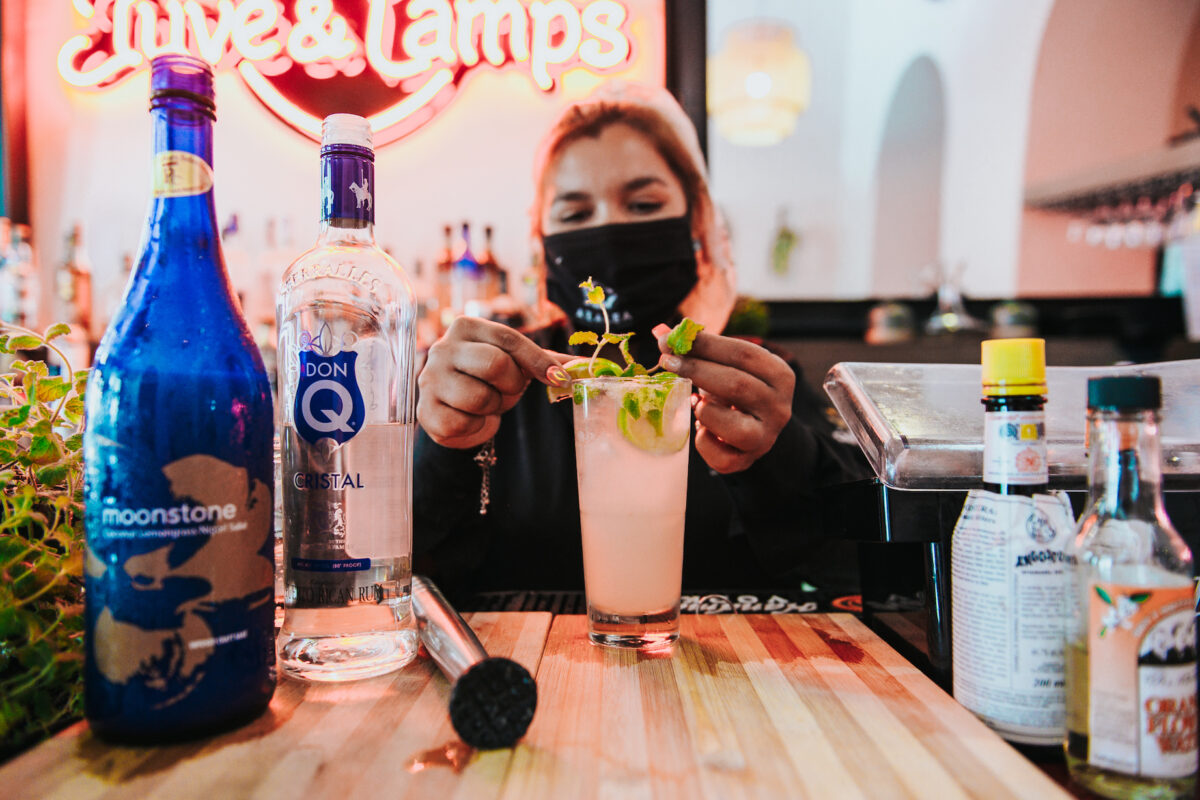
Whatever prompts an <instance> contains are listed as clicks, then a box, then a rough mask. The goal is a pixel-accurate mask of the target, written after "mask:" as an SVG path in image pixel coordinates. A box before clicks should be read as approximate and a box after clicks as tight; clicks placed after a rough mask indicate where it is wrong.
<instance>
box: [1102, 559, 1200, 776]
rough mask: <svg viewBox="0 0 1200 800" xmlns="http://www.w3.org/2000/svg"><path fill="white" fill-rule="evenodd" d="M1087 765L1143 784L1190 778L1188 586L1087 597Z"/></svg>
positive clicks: (1112, 589)
mask: <svg viewBox="0 0 1200 800" xmlns="http://www.w3.org/2000/svg"><path fill="white" fill-rule="evenodd" d="M1088 651H1089V652H1088V763H1090V764H1093V765H1095V766H1098V767H1103V768H1105V769H1111V770H1115V771H1117V772H1124V773H1127V774H1129V775H1139V776H1142V777H1147V778H1182V777H1184V776H1187V775H1191V774H1193V773H1194V772H1196V752H1197V748H1196V617H1195V612H1194V610H1193V608H1192V590H1191V588H1190V587H1186V586H1183V587H1142V586H1124V585H1120V584H1112V583H1101V584H1093V585H1092V586H1091V587H1089V590H1088Z"/></svg>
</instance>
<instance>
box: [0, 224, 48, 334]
mask: <svg viewBox="0 0 1200 800" xmlns="http://www.w3.org/2000/svg"><path fill="white" fill-rule="evenodd" d="M3 258H5V259H6V261H7V267H6V268H7V269H11V270H13V276H14V278H15V281H16V284H17V287H18V298H17V305H18V310H17V318H18V319H19V320H20V321H19V323H18V324H20V325H24V326H25V327H27V328H34V329H40V328H39V325H38V322H39V320H38V317H39V316H40V314H39V311H38V303H39V302H40V300H41V291H40V289H39V286H38V269H37V258H36V257H35V256H34V252H33V230H32V229H31V228H30V227H29V226H28V225H25V224H23V223H19V224H17V225H14V226H13V232H12V240H11V244H10V245H9V252H8V255H7V256H6V257H3Z"/></svg>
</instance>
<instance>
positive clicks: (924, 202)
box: [871, 57, 946, 297]
mask: <svg viewBox="0 0 1200 800" xmlns="http://www.w3.org/2000/svg"><path fill="white" fill-rule="evenodd" d="M945 105H946V104H945V92H944V90H943V89H942V76H941V74H940V73H939V72H938V69H937V66H936V65H934V63H933V62H932V61H931V60H929V59H928V58H925V57H921V58H918V59H917V60H916V61H914V62H913V63H912V64H910V65H909V67H908V69H907V70H905V72H904V75H903V76H902V77H901V79H900V85H899V86H897V87H896V93H895V95H893V97H892V102H891V105H890V106H889V108H888V114H887V125H886V127H885V128H884V131H883V141H882V142H881V144H880V149H879V159H878V162H877V163H876V166H875V177H876V186H875V190H876V205H875V215H874V219H875V236H874V238H873V244H872V258H871V295H872V296H873V297H905V296H911V295H914V294H927V293H928V286H929V284H928V283H927V282H928V281H929V280H930V276H929V275H928V274H927V270H926V267H928V265H929V264H930V263H931V262H935V261H937V260H938V258H939V257H940V255H941V239H940V231H941V224H942V162H943V160H944V158H943V156H944V153H945V144H946V143H945V139H946V114H945Z"/></svg>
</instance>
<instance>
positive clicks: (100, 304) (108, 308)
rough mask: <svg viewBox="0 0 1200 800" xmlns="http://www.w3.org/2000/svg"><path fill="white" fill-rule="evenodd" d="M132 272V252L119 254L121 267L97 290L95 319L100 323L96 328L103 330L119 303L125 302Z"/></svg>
mask: <svg viewBox="0 0 1200 800" xmlns="http://www.w3.org/2000/svg"><path fill="white" fill-rule="evenodd" d="M132 274H133V253H129V252H127V253H125V254H123V255H122V256H121V268H120V269H119V270H117V274H116V275H114V276H113V278H112V280H110V281H109V282H108V283H106V284H105V285H104V287H103V288H101V289H100V291H99V292H97V297H96V319H97V321H98V322H99V323H100V324H99V325H98V326H97V328H98V329H100V330H103V329H105V328H107V327H108V325H109V323H110V322H112V319H113V317H114V316H116V314H117V310H118V309H119V308H120V307H121V304H122V303H124V302H125V292H126V290H127V289H128V288H129V278H130V276H131V275H132Z"/></svg>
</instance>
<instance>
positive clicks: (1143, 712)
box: [1066, 376, 1197, 798]
mask: <svg viewBox="0 0 1200 800" xmlns="http://www.w3.org/2000/svg"><path fill="white" fill-rule="evenodd" d="M1160 405H1161V388H1160V384H1159V379H1158V378H1156V377H1152V376H1115V377H1105V378H1092V379H1091V380H1089V381H1088V433H1087V435H1088V487H1089V491H1088V507H1087V510H1085V511H1084V513H1083V516H1082V517H1080V519H1079V529H1078V532H1077V533H1076V536H1075V542H1074V547H1073V551H1074V554H1075V559H1076V560H1075V566H1074V568H1073V569H1072V571H1071V602H1070V603H1069V607H1070V613H1069V614H1068V616H1067V737H1066V755H1067V766H1068V768H1069V769H1070V771H1071V778H1072V779H1073V780H1075V781H1077V782H1079V783H1080V784H1082V785H1083V786H1085V787H1087V788H1088V789H1090V790H1091V791H1093V792H1095V793H1097V794H1100V795H1103V796H1105V797H1114V798H1176V797H1178V798H1183V797H1192V796H1193V794H1194V792H1195V787H1196V752H1197V749H1196V744H1197V743H1196V615H1195V604H1194V600H1193V596H1194V595H1193V588H1192V554H1191V551H1189V550H1188V547H1187V544H1186V543H1185V542H1184V541H1183V539H1182V538H1181V537H1180V536H1179V534H1178V533H1177V532H1176V531H1175V529H1174V528H1173V527H1172V526H1171V521H1170V520H1169V519H1168V518H1167V514H1166V511H1165V510H1164V509H1163V502H1162V450H1161V444H1160V442H1159V434H1158V409H1159V407H1160Z"/></svg>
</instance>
